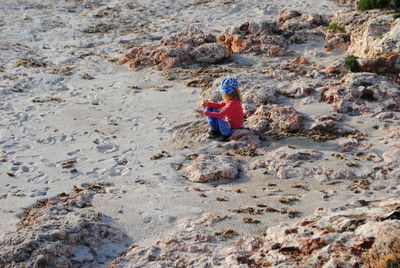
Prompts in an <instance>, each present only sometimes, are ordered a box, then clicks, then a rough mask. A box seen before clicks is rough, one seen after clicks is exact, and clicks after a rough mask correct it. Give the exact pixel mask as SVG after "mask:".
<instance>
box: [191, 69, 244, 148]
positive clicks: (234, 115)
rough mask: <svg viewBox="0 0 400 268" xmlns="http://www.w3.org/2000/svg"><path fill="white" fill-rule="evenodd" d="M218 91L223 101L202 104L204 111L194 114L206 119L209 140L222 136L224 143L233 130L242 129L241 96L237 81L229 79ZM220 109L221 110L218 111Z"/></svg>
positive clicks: (226, 79) (224, 81)
mask: <svg viewBox="0 0 400 268" xmlns="http://www.w3.org/2000/svg"><path fill="white" fill-rule="evenodd" d="M219 91H220V92H221V94H222V99H223V101H221V102H203V104H202V106H203V108H205V111H203V110H195V112H196V113H198V114H200V115H205V116H207V117H208V123H209V124H210V127H211V130H210V131H209V136H208V137H209V138H216V137H218V136H222V139H223V140H225V141H226V140H228V138H229V136H230V135H231V134H232V133H233V131H234V130H235V129H238V128H242V125H243V108H242V104H241V101H242V96H241V94H240V91H239V84H238V82H237V80H236V79H235V78H231V77H229V78H225V79H224V80H222V82H221V84H220V87H219ZM221 108H223V109H222V110H218V109H221ZM224 118H225V119H226V120H224Z"/></svg>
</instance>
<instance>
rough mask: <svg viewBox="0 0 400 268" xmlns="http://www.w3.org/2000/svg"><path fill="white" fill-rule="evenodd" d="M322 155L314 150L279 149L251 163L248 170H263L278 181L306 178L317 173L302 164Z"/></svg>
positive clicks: (313, 168)
mask: <svg viewBox="0 0 400 268" xmlns="http://www.w3.org/2000/svg"><path fill="white" fill-rule="evenodd" d="M322 156H323V154H322V153H321V152H319V151H316V150H299V149H292V148H289V147H281V148H279V149H277V150H274V151H271V152H268V153H267V154H265V155H264V156H262V157H261V158H259V159H257V160H255V161H253V162H251V163H250V164H249V169H259V168H264V169H265V170H266V172H267V173H270V174H275V175H276V177H277V178H279V179H290V178H306V177H309V176H313V175H315V174H317V173H318V171H317V170H316V168H315V167H312V166H304V165H303V166H302V164H303V162H310V161H314V160H318V159H320V158H321V157H322Z"/></svg>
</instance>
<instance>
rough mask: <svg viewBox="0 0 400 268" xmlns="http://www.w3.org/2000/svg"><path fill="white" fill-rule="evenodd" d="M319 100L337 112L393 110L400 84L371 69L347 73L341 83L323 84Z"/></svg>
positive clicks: (399, 101) (397, 100) (398, 99)
mask: <svg viewBox="0 0 400 268" xmlns="http://www.w3.org/2000/svg"><path fill="white" fill-rule="evenodd" d="M321 101H323V102H326V103H330V104H332V106H333V107H334V109H335V110H336V111H337V112H340V113H347V112H352V113H356V114H358V113H372V112H374V111H375V112H377V111H382V110H394V111H396V110H397V109H399V108H398V103H400V86H399V85H398V84H395V83H392V82H390V81H388V80H387V79H385V78H383V77H380V76H378V75H375V74H371V73H350V74H347V75H346V76H344V77H343V79H342V80H341V83H330V82H328V83H327V84H325V85H324V87H323V88H322V90H321Z"/></svg>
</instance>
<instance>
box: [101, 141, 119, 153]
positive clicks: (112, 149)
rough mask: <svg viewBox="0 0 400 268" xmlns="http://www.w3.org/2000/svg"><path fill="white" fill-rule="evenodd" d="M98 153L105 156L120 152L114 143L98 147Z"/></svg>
mask: <svg viewBox="0 0 400 268" xmlns="http://www.w3.org/2000/svg"><path fill="white" fill-rule="evenodd" d="M96 149H97V151H99V152H100V153H103V154H109V153H113V152H116V151H118V146H117V145H116V144H113V143H108V144H101V145H98V146H97V147H96Z"/></svg>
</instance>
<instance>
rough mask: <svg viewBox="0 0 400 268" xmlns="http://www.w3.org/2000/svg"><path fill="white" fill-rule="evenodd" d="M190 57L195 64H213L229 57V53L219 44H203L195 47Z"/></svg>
mask: <svg viewBox="0 0 400 268" xmlns="http://www.w3.org/2000/svg"><path fill="white" fill-rule="evenodd" d="M192 55H193V57H194V59H195V61H196V62H200V63H215V62H218V61H221V60H223V59H225V58H227V57H228V56H229V51H228V50H226V49H225V48H224V46H223V45H221V44H216V43H211V44H203V45H201V46H199V47H197V48H196V49H195V50H194V51H193V52H192Z"/></svg>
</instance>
